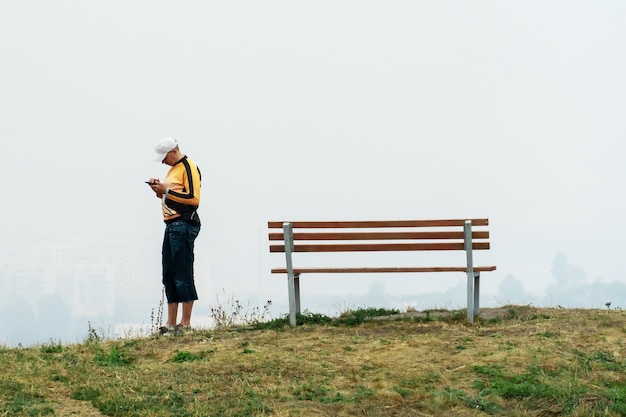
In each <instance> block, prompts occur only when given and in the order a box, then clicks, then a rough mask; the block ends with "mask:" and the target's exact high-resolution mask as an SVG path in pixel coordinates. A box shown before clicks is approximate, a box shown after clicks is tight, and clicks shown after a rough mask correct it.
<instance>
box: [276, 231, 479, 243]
mask: <svg viewBox="0 0 626 417" xmlns="http://www.w3.org/2000/svg"><path fill="white" fill-rule="evenodd" d="M464 238H465V235H464V233H463V232H321V233H320V232H296V233H294V234H293V240H405V239H408V240H443V239H457V240H463V239H464ZM472 239H489V232H488V231H473V232H472ZM269 240H272V241H276V240H280V241H283V240H284V235H283V233H270V234H269Z"/></svg>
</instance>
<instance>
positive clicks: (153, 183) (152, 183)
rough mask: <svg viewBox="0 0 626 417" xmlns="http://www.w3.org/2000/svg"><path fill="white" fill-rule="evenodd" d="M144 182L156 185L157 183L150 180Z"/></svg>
mask: <svg viewBox="0 0 626 417" xmlns="http://www.w3.org/2000/svg"><path fill="white" fill-rule="evenodd" d="M144 182H145V183H146V184H148V185H154V184H156V182H150V181H144Z"/></svg>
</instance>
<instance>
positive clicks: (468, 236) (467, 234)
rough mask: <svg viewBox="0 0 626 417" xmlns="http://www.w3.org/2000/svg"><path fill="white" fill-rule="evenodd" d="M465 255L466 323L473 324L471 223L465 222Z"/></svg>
mask: <svg viewBox="0 0 626 417" xmlns="http://www.w3.org/2000/svg"><path fill="white" fill-rule="evenodd" d="M463 231H464V234H465V254H466V255H467V321H469V322H470V323H474V259H473V254H472V249H473V247H472V221H471V220H465V224H464V226H463Z"/></svg>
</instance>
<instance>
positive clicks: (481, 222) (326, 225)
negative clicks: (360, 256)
mask: <svg viewBox="0 0 626 417" xmlns="http://www.w3.org/2000/svg"><path fill="white" fill-rule="evenodd" d="M465 220H466V219H443V220H374V221H294V222H292V224H293V227H294V229H298V228H300V229H359V228H368V227H372V228H374V227H376V228H380V227H452V226H463V225H464V224H465ZM471 220H472V226H489V219H471ZM285 221H286V220H285ZM285 221H269V222H267V227H268V228H269V229H282V227H283V223H284V222H285Z"/></svg>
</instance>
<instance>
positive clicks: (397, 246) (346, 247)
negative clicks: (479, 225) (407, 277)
mask: <svg viewBox="0 0 626 417" xmlns="http://www.w3.org/2000/svg"><path fill="white" fill-rule="evenodd" d="M472 248H473V249H474V250H482V249H489V242H473V243H472ZM423 250H465V244H464V243H463V242H459V243H380V244H367V243H363V244H343V245H342V244H339V245H332V244H328V245H313V244H311V245H294V252H393V251H423ZM284 251H285V245H270V252H284Z"/></svg>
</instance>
